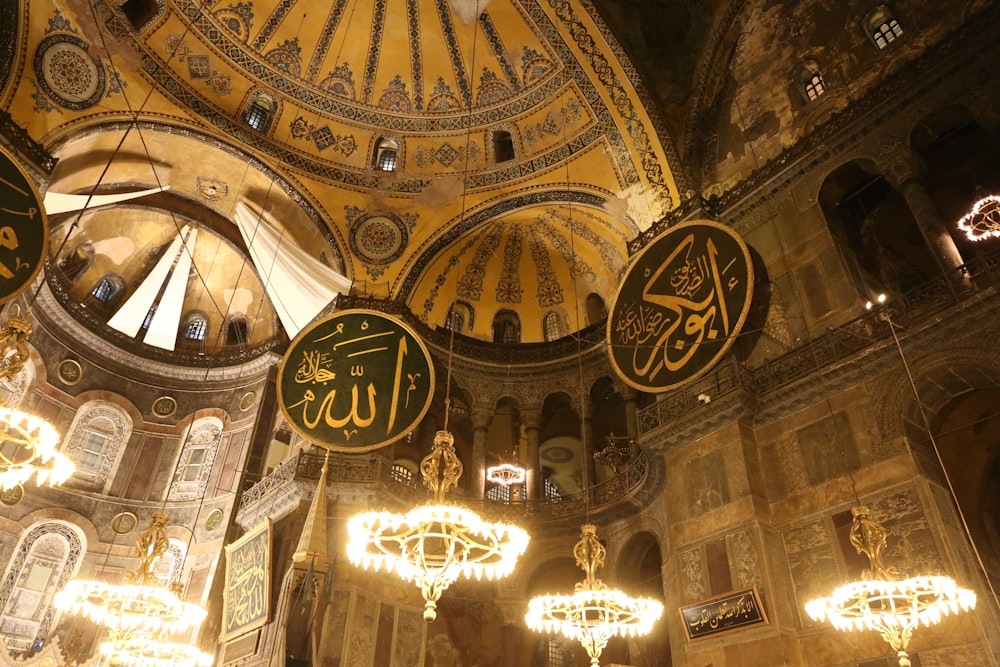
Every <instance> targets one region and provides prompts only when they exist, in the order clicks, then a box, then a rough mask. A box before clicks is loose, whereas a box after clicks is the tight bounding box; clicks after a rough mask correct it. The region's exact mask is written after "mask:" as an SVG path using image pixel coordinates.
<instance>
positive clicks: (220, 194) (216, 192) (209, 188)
mask: <svg viewBox="0 0 1000 667" xmlns="http://www.w3.org/2000/svg"><path fill="white" fill-rule="evenodd" d="M195 187H196V188H197V189H198V194H199V195H201V197H202V199H207V200H208V201H219V200H220V199H225V198H226V197H227V196H229V186H228V185H226V183H225V182H223V181H219V180H216V179H214V178H203V177H201V176H199V177H198V178H197V180H196V181H195Z"/></svg>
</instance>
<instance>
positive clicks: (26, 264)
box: [0, 148, 49, 303]
mask: <svg viewBox="0 0 1000 667" xmlns="http://www.w3.org/2000/svg"><path fill="white" fill-rule="evenodd" d="M48 236H49V232H48V221H47V220H46V217H45V209H44V208H42V198H41V197H40V196H39V194H38V190H37V189H36V188H35V184H34V182H32V180H31V179H30V178H29V177H28V175H27V174H26V173H25V171H24V170H23V169H21V167H20V166H19V165H18V164H17V161H16V160H14V158H12V157H11V156H10V154H9V153H7V151H5V150H4V149H3V148H0V303H4V302H6V301H10V300H11V299H13V298H14V297H15V296H17V295H18V294H20V293H21V292H23V291H24V289H25V288H26V287H27V286H28V285H29V284H31V281H32V280H34V278H35V275H36V274H37V273H38V271H39V269H41V268H42V262H43V261H44V259H45V242H46V240H47V239H48Z"/></svg>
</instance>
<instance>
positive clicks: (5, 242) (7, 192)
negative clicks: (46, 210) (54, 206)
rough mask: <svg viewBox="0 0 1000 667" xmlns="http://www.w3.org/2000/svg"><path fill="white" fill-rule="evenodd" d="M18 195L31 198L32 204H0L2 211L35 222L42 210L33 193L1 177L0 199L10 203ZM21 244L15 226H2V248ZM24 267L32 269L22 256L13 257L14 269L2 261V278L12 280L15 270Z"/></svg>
mask: <svg viewBox="0 0 1000 667" xmlns="http://www.w3.org/2000/svg"><path fill="white" fill-rule="evenodd" d="M17 195H20V196H21V197H26V198H28V199H29V200H31V204H32V205H28V206H27V207H25V208H24V210H15V209H10V208H6V207H4V206H0V213H2V214H3V217H4V218H7V217H17V218H27V221H28V222H30V223H33V222H35V216H37V215H39V213H40V211H39V209H38V205H37V202H35V201H34V197H33V195H32V193H31V192H30V191H28V190H25V189H24V188H21V187H18V186H17V185H15V184H14V183H12V182H10V181H9V180H7V179H6V178H3V177H0V201H3V202H5V203H9V202H11V201H13V200H14V199H15V198H16V196H17ZM20 245H21V244H20V242H19V241H18V239H17V233H16V232H15V231H14V228H13V227H11V226H10V225H4V226H3V227H0V248H3V249H5V250H17V249H18V248H19V247H20ZM22 269H29V270H30V269H31V264H30V263H29V262H25V261H23V260H22V259H21V257H20V256H15V257H14V258H13V269H12V268H11V267H10V266H8V265H7V264H6V263H4V262H2V261H0V278H6V279H8V280H10V279H12V278H13V277H14V273H15V272H17V271H21V270H22Z"/></svg>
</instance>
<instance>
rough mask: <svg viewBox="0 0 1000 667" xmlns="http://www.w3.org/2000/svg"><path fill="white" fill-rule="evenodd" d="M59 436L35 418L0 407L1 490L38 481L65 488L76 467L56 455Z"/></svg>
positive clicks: (59, 455)
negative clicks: (63, 484) (61, 485)
mask: <svg viewBox="0 0 1000 667" xmlns="http://www.w3.org/2000/svg"><path fill="white" fill-rule="evenodd" d="M58 445H59V433H58V432H57V431H56V429H55V427H53V426H52V424H50V423H49V422H47V421H45V420H44V419H42V418H41V417H38V416H36V415H33V414H30V413H27V412H22V411H21V410H15V409H14V408H8V407H6V406H4V405H0V490H2V491H7V490H8V489H12V488H14V487H15V486H17V485H18V484H23V483H24V482H26V481H28V480H29V479H31V478H32V477H33V476H34V477H35V478H36V482H37V483H38V484H49V485H51V486H55V485H57V484H62V483H63V482H65V481H66V480H67V479H69V476H70V475H72V474H73V471H74V469H75V466H74V465H73V462H72V461H70V460H69V458H67V457H66V456H65V455H64V454H62V453H60V452H58V451H56V447H57V446H58Z"/></svg>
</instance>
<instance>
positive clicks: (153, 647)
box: [101, 637, 215, 667]
mask: <svg viewBox="0 0 1000 667" xmlns="http://www.w3.org/2000/svg"><path fill="white" fill-rule="evenodd" d="M101 655H103V656H105V657H106V658H109V659H110V660H111V663H112V664H114V665H118V667H211V665H212V663H214V662H215V656H213V655H210V654H208V653H205V652H203V651H200V650H198V649H197V648H195V647H194V646H189V645H187V644H180V643H177V642H164V641H157V640H155V639H152V638H150V637H136V638H135V639H132V640H130V641H126V642H101Z"/></svg>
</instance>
